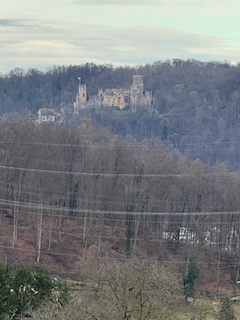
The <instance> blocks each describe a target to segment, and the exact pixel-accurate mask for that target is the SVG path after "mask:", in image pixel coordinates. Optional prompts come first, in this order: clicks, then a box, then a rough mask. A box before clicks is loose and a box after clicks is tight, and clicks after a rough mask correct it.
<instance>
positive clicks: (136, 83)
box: [131, 75, 144, 95]
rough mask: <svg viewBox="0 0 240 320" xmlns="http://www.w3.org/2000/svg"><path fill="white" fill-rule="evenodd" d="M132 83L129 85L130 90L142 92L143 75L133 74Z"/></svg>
mask: <svg viewBox="0 0 240 320" xmlns="http://www.w3.org/2000/svg"><path fill="white" fill-rule="evenodd" d="M132 79H133V84H132V86H131V90H132V91H137V92H139V93H140V95H142V94H143V90H144V84H143V76H142V75H133V76H132Z"/></svg>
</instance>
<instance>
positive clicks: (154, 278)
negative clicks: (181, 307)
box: [81, 259, 179, 320]
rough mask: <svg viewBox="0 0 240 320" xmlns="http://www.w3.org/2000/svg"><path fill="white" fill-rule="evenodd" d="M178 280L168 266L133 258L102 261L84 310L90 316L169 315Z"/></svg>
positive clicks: (142, 319) (143, 317)
mask: <svg viewBox="0 0 240 320" xmlns="http://www.w3.org/2000/svg"><path fill="white" fill-rule="evenodd" d="M178 293H179V284H178V280H177V279H176V278H175V276H174V275H173V274H171V273H170V272H168V271H167V270H166V269H165V268H164V267H162V266H159V265H157V264H151V263H149V262H147V261H145V260H144V261H141V260H137V259H131V260H128V259H127V262H117V261H115V260H112V261H107V263H101V265H100V271H99V276H98V279H97V284H96V285H95V286H94V287H93V289H92V290H89V289H88V290H87V292H84V298H83V300H82V302H81V310H82V312H83V314H84V315H85V316H88V317H89V319H109V320H110V319H111V320H112V319H116V320H123V319H139V320H147V319H159V320H160V319H169V317H170V314H171V310H173V308H172V306H173V305H174V300H175V301H176V296H177V294H178Z"/></svg>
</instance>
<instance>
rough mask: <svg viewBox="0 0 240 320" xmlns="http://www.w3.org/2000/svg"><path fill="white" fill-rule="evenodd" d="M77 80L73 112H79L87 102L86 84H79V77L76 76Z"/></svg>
mask: <svg viewBox="0 0 240 320" xmlns="http://www.w3.org/2000/svg"><path fill="white" fill-rule="evenodd" d="M78 80H79V87H78V93H77V97H76V102H74V104H73V107H74V111H73V112H74V114H79V111H80V109H84V108H86V102H87V85H86V84H81V77H79V78H78Z"/></svg>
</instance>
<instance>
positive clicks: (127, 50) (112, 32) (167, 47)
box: [0, 19, 240, 73]
mask: <svg viewBox="0 0 240 320" xmlns="http://www.w3.org/2000/svg"><path fill="white" fill-rule="evenodd" d="M17 23H19V21H17V20H16V21H15V20H12V21H10V22H9V23H2V24H1V23H0V38H1V41H0V45H1V50H0V72H2V73H5V72H8V71H10V70H11V69H13V68H15V67H23V68H26V69H27V68H29V67H38V68H47V67H48V66H51V65H63V64H64V65H70V64H72V65H73V64H81V63H86V62H94V63H99V64H103V63H113V64H115V65H120V64H139V63H152V62H154V61H157V60H166V59H173V58H180V59H189V58H194V59H197V60H205V61H206V60H225V59H226V60H230V61H238V56H239V52H240V45H238V43H237V46H236V47H234V48H232V47H231V46H230V44H229V42H228V40H227V39H226V38H224V37H214V36H205V35H198V34H193V33H189V32H184V31H181V30H177V29H173V28H152V27H131V28H112V27H105V26H100V25H93V24H92V25H91V24H80V23H79V24H76V23H60V22H59V23H57V22H55V23H52V22H49V21H40V20H34V21H33V20H31V19H29V20H24V21H22V24H24V25H27V26H29V27H28V28H19V27H17Z"/></svg>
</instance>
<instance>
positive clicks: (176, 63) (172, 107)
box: [0, 59, 240, 171]
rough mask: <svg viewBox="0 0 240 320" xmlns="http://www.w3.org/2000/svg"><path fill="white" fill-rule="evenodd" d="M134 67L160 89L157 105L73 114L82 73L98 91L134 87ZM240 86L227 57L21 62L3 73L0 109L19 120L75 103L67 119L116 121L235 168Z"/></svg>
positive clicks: (112, 124) (127, 130) (115, 126)
mask: <svg viewBox="0 0 240 320" xmlns="http://www.w3.org/2000/svg"><path fill="white" fill-rule="evenodd" d="M133 74H141V75H143V76H144V83H145V89H146V90H150V91H152V92H153V98H154V102H153V106H152V107H141V106H139V107H138V110H137V112H136V113H132V112H130V110H122V111H121V110H116V109H114V108H113V109H109V108H107V109H104V108H102V109H99V108H94V107H92V108H89V109H86V110H84V112H82V114H81V115H80V116H79V118H76V116H74V117H73V116H72V115H71V109H72V107H73V102H74V101H75V97H76V93H77V88H78V82H77V78H78V77H79V76H81V77H82V81H83V83H85V84H87V86H88V96H89V98H90V97H92V96H93V95H95V94H96V93H97V91H98V88H103V89H106V88H129V87H130V86H131V81H132V75H133ZM239 88H240V66H239V65H236V66H231V65H230V64H229V63H227V62H222V63H221V62H208V63H206V62H200V61H196V60H186V61H185V60H179V59H175V60H172V61H170V60H169V61H168V60H167V61H162V62H161V61H159V62H155V63H153V64H152V65H140V66H135V67H130V66H125V67H113V66H112V65H95V64H85V65H81V66H69V67H52V68H51V69H49V70H47V71H45V72H40V71H38V70H35V69H31V70H27V71H24V70H22V69H15V70H13V71H11V72H10V73H9V74H8V75H1V77H0V114H1V120H2V122H13V121H17V120H19V119H23V118H29V117H34V116H36V115H37V112H38V110H39V108H43V107H46V108H55V109H56V110H60V108H68V109H69V110H70V112H69V113H68V116H67V117H66V119H65V124H66V125H71V126H74V125H75V126H79V124H80V123H81V122H82V121H83V120H84V118H91V120H92V123H93V124H94V126H97V127H109V128H110V130H111V132H112V133H114V134H120V135H122V136H124V137H125V138H126V139H127V140H128V141H133V140H134V139H137V140H139V141H143V140H144V139H145V138H148V139H157V140H162V141H164V142H165V144H166V145H169V146H172V147H173V148H175V149H177V150H180V152H181V153H182V154H185V155H188V156H190V158H191V159H197V158H199V159H201V160H202V161H203V162H205V163H208V164H214V163H216V161H217V160H220V161H223V162H225V163H226V164H227V166H228V168H229V169H230V170H231V171H232V170H238V169H239V163H240V161H239V156H240V155H239V135H240V129H239V124H238V123H239V111H240V109H239V104H240V89H239Z"/></svg>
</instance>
